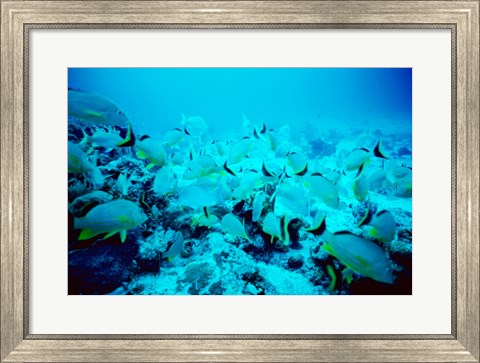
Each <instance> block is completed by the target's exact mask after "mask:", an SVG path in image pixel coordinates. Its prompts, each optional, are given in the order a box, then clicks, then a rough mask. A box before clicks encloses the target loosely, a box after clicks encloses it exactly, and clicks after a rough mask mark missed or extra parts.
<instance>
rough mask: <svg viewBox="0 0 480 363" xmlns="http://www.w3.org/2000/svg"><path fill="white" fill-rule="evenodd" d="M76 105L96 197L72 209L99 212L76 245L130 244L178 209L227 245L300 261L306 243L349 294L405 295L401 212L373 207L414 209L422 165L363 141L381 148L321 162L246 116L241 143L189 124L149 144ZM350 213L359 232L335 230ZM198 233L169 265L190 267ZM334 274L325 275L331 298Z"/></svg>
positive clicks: (124, 120)
mask: <svg viewBox="0 0 480 363" xmlns="http://www.w3.org/2000/svg"><path fill="white" fill-rule="evenodd" d="M68 99H69V101H68V114H69V123H72V124H75V125H77V126H79V127H81V128H82V136H81V140H78V138H75V137H74V135H70V136H71V137H69V142H68V174H69V185H73V184H74V182H78V180H81V183H82V185H83V186H84V189H83V192H78V191H74V190H73V189H72V190H71V189H69V203H70V206H76V205H79V204H81V202H82V201H83V200H87V201H88V202H87V203H86V205H82V208H80V209H75V211H74V212H72V214H73V218H74V219H73V228H74V230H75V231H76V233H77V234H76V235H75V236H70V238H71V239H75V240H77V241H86V240H91V241H92V243H95V241H98V240H105V239H108V238H112V237H115V236H116V235H118V237H119V240H120V242H121V243H125V242H126V241H127V240H128V239H129V236H130V237H131V239H132V240H135V238H137V237H138V235H139V233H141V232H142V231H146V230H148V229H147V228H146V226H147V225H148V226H152V225H155V224H161V223H162V222H161V220H162V217H165V215H166V214H167V213H170V211H171V210H177V211H183V212H184V213H185V214H188V215H189V216H190V217H189V219H190V220H189V223H190V226H191V230H194V229H195V228H200V227H202V228H206V229H207V230H208V231H217V232H221V233H223V234H224V235H225V241H226V243H230V242H231V241H237V242H238V241H241V243H244V244H254V243H258V241H264V244H265V246H266V248H269V246H270V247H271V246H274V245H280V247H281V248H282V249H284V250H288V249H289V248H290V247H292V248H293V243H294V242H295V241H296V240H297V239H298V238H297V236H295V234H296V235H301V236H304V237H305V236H310V237H309V238H314V239H315V240H316V243H318V246H319V247H320V249H321V250H322V251H324V252H325V253H327V254H328V255H330V256H331V260H330V261H335V264H336V266H337V267H336V269H339V268H340V275H341V278H340V279H341V281H342V282H343V283H345V284H347V285H348V284H349V283H350V282H351V281H352V279H353V278H355V277H356V278H368V279H372V280H374V281H376V282H379V283H383V284H395V280H396V276H395V274H394V269H393V268H392V267H393V266H392V262H391V260H390V259H389V255H388V244H390V243H392V241H395V240H396V238H397V232H398V231H397V223H396V220H395V213H393V212H392V211H390V210H388V209H382V210H372V208H371V207H370V204H371V203H370V201H371V200H372V199H374V198H375V195H378V194H381V195H383V196H385V197H386V198H392V199H395V198H411V197H412V165H411V157H410V161H409V162H408V160H407V161H406V159H398V158H392V157H391V155H390V153H391V148H389V145H388V143H387V142H385V140H382V138H381V137H378V138H377V139H375V136H373V135H371V134H370V135H367V137H364V136H365V135H362V137H364V138H366V139H367V140H369V142H370V144H368V145H362V146H359V147H353V148H351V149H350V150H347V149H346V148H345V147H343V148H341V147H338V148H337V152H336V153H334V154H332V155H318V156H316V155H315V154H314V153H312V152H311V150H307V149H306V148H305V147H303V146H302V147H301V146H299V145H296V144H295V143H293V142H292V141H291V140H290V138H289V135H291V134H292V133H294V132H295V131H294V130H290V129H289V127H288V126H285V127H283V128H281V129H279V130H275V129H273V128H269V127H268V126H267V125H268V123H263V122H262V123H258V124H256V123H255V122H251V121H250V120H249V119H248V118H247V117H246V116H243V123H242V128H241V132H239V133H238V134H237V135H235V134H234V133H233V132H232V136H231V137H227V138H223V139H222V138H213V137H212V136H211V135H210V133H209V128H208V123H207V122H206V120H204V119H203V118H202V117H200V116H190V117H188V116H183V117H182V119H181V120H179V122H178V126H177V127H176V128H173V129H171V130H169V131H167V132H165V133H163V135H162V136H161V137H155V138H154V137H151V136H149V135H140V134H137V133H136V127H135V123H134V122H133V121H132V120H130V119H129V117H128V116H127V115H126V114H125V112H124V111H123V110H122V109H121V108H120V107H119V106H117V105H116V104H115V103H114V102H113V101H111V100H109V99H107V98H105V97H103V96H100V95H96V94H92V93H88V92H84V91H79V90H73V89H69V91H68ZM239 123H240V122H239ZM233 135H235V136H233ZM359 139H360V137H359ZM372 140H374V141H373V142H372ZM122 158H123V159H125V158H128V159H132V160H134V163H132V164H131V165H130V166H129V167H125V168H123V169H122V170H116V169H115V168H114V167H113V166H112V165H113V163H115V162H118V161H119V160H121V159H122ZM145 175H148V177H144V176H145ZM141 176H143V177H141ZM70 182H71V183H70ZM101 193H103V194H101ZM92 198H93V199H92ZM92 200H93V202H92ZM358 206H365V208H363V209H362V210H363V214H362V215H356V216H353V210H354V209H355V210H358ZM72 208H73V207H72ZM72 208H69V210H70V211H72ZM167 210H168V212H167ZM350 211H351V213H350ZM338 213H342V215H346V214H348V215H351V221H352V222H351V223H350V225H349V226H348V228H347V229H345V228H342V229H338V228H336V227H335V226H334V223H330V220H333V219H335V216H336V215H337V214H338ZM188 233H189V232H188V230H185V229H180V228H179V230H178V231H177V232H176V233H175V235H174V237H173V238H172V240H171V241H169V242H168V246H167V248H165V250H163V251H160V252H161V255H162V259H165V260H168V261H171V260H172V259H174V258H175V257H176V256H179V255H180V254H181V253H182V250H183V248H184V243H185V241H187V240H188V239H189V238H192V236H190V235H188ZM256 241H257V242H256ZM70 242H71V243H72V242H75V241H70ZM300 242H301V241H300ZM73 244H75V243H73ZM332 266H333V264H332V263H331V262H330V263H329V264H328V265H327V264H326V265H325V266H323V269H324V271H325V276H329V278H330V279H331V280H332V282H331V287H330V289H331V290H333V289H334V286H335V284H336V282H335V279H336V272H335V271H334V270H335V269H334V268H333V267H332Z"/></svg>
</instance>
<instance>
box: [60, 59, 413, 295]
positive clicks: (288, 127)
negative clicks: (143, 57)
mask: <svg viewBox="0 0 480 363" xmlns="http://www.w3.org/2000/svg"><path fill="white" fill-rule="evenodd" d="M65 92H68V179H67V183H68V227H69V228H68V294H69V295H411V294H412V69H411V68H69V69H68V89H65Z"/></svg>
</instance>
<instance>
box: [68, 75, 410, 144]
mask: <svg viewBox="0 0 480 363" xmlns="http://www.w3.org/2000/svg"><path fill="white" fill-rule="evenodd" d="M68 86H69V87H71V88H76V89H81V90H85V91H89V92H94V93H98V94H101V95H103V96H106V97H108V98H109V99H111V100H112V101H113V102H114V103H116V104H117V105H118V106H119V107H120V108H121V109H123V110H124V111H125V112H126V113H127V115H128V116H129V117H130V118H131V120H132V124H133V125H134V127H135V129H136V131H137V132H140V133H146V134H149V135H150V136H153V137H160V136H161V135H162V133H163V132H165V131H167V130H168V129H171V128H173V127H178V126H179V125H180V122H181V119H182V114H185V115H186V116H202V117H203V118H204V119H205V120H206V121H207V122H208V124H209V126H210V127H212V128H213V129H215V130H217V131H218V130H223V131H227V130H230V129H234V128H238V126H241V125H242V120H243V117H242V115H243V114H245V115H246V116H247V118H248V119H249V120H251V121H252V122H253V123H255V124H259V125H261V123H262V122H265V123H266V124H267V126H268V127H279V126H281V125H283V124H290V125H291V124H294V125H297V126H299V129H300V128H301V126H303V127H305V128H306V129H308V128H309V127H310V126H312V125H314V126H315V127H320V128H326V129H336V130H337V131H338V130H341V129H342V127H345V128H352V127H353V128H365V129H368V128H371V129H381V130H383V131H384V132H405V133H411V118H412V70H411V69H410V68H381V69H380V68H70V69H69V70H68ZM302 124H303V125H302ZM226 129H227V130H226Z"/></svg>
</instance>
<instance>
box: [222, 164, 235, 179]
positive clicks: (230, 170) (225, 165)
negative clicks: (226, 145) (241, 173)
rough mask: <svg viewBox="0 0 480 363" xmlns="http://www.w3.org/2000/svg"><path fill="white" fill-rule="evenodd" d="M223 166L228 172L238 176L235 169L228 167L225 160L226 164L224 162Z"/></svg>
mask: <svg viewBox="0 0 480 363" xmlns="http://www.w3.org/2000/svg"><path fill="white" fill-rule="evenodd" d="M223 168H224V169H225V171H226V172H227V173H228V174H231V175H233V176H236V175H235V173H234V172H233V170H232V169H230V168H229V167H228V165H227V162H226V161H225V164H223Z"/></svg>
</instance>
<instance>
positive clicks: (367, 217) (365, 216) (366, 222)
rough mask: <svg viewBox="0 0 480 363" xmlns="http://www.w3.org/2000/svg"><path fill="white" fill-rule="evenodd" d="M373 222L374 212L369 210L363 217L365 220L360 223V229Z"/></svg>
mask: <svg viewBox="0 0 480 363" xmlns="http://www.w3.org/2000/svg"><path fill="white" fill-rule="evenodd" d="M371 220H372V212H371V210H370V208H369V209H367V213H365V215H364V216H363V218H362V219H361V220H360V223H358V227H361V226H363V225H365V224H368V223H370V221H371Z"/></svg>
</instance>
